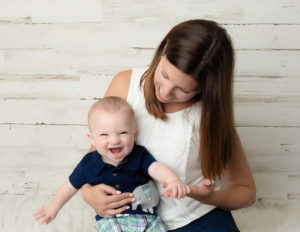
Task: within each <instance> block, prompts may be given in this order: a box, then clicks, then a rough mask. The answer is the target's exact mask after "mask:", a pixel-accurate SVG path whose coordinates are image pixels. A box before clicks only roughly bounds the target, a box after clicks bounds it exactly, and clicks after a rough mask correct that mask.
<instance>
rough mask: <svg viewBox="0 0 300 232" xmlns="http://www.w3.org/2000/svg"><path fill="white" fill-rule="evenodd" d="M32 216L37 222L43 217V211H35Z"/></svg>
mask: <svg viewBox="0 0 300 232" xmlns="http://www.w3.org/2000/svg"><path fill="white" fill-rule="evenodd" d="M33 216H34V219H35V220H39V219H40V218H42V217H45V213H44V210H43V209H42V208H40V209H38V210H37V211H35V213H34V214H33Z"/></svg>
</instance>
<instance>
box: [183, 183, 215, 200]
mask: <svg viewBox="0 0 300 232" xmlns="http://www.w3.org/2000/svg"><path fill="white" fill-rule="evenodd" d="M213 187H214V186H213V184H212V182H211V181H210V180H209V179H205V180H204V181H203V182H202V183H201V184H200V185H189V188H190V192H189V193H188V194H187V196H189V197H191V198H194V199H196V200H198V201H200V202H202V203H208V201H207V199H209V198H210V197H211V195H212V193H213V191H214V188H213Z"/></svg>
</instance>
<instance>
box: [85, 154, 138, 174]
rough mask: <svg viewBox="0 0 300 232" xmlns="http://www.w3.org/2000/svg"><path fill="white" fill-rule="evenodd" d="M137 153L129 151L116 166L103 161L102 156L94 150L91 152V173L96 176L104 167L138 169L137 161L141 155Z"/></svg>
mask: <svg viewBox="0 0 300 232" xmlns="http://www.w3.org/2000/svg"><path fill="white" fill-rule="evenodd" d="M136 154H137V153H136V152H134V150H133V152H131V153H130V154H129V155H128V156H127V157H126V159H125V162H123V163H121V164H119V165H118V166H113V165H111V164H108V163H105V162H103V161H102V156H101V155H100V154H99V153H98V152H97V151H94V154H93V159H92V162H91V167H89V168H91V170H93V175H94V176H98V175H100V173H101V171H102V170H103V168H104V167H106V166H108V167H112V168H115V169H120V168H126V169H127V170H128V169H129V170H138V169H139V163H140V159H141V156H138V155H136Z"/></svg>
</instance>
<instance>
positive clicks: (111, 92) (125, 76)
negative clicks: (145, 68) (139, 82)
mask: <svg viewBox="0 0 300 232" xmlns="http://www.w3.org/2000/svg"><path fill="white" fill-rule="evenodd" d="M131 73H132V70H131V69H130V70H124V71H121V72H119V73H118V74H117V75H115V76H114V77H113V79H112V80H111V82H110V84H109V86H108V88H107V91H106V93H105V95H104V96H105V97H108V96H118V97H122V98H124V99H126V98H127V95H128V90H129V85H130V79H131Z"/></svg>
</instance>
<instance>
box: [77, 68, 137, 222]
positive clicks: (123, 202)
mask: <svg viewBox="0 0 300 232" xmlns="http://www.w3.org/2000/svg"><path fill="white" fill-rule="evenodd" d="M130 78H131V70H126V71H122V72H120V73H118V74H117V75H116V76H115V77H114V78H113V79H112V81H111V83H110V85H109V87H108V89H107V91H106V93H105V95H104V97H108V96H118V97H122V98H124V99H126V98H127V95H128V90H129V85H130ZM94 150H95V147H94V146H91V147H90V150H89V151H90V152H91V151H94ZM81 194H82V197H83V199H84V200H85V201H86V202H87V203H88V204H89V205H90V206H92V207H93V209H94V210H95V211H96V213H97V214H98V215H99V216H101V217H107V216H112V215H115V214H120V213H122V212H123V211H125V210H126V209H127V208H128V206H127V204H129V203H131V202H132V201H133V200H134V199H133V197H132V194H131V193H119V192H118V191H117V190H116V189H114V188H113V187H110V186H108V185H105V184H99V185H95V186H91V185H89V184H86V185H84V186H83V187H82V188H81Z"/></svg>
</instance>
